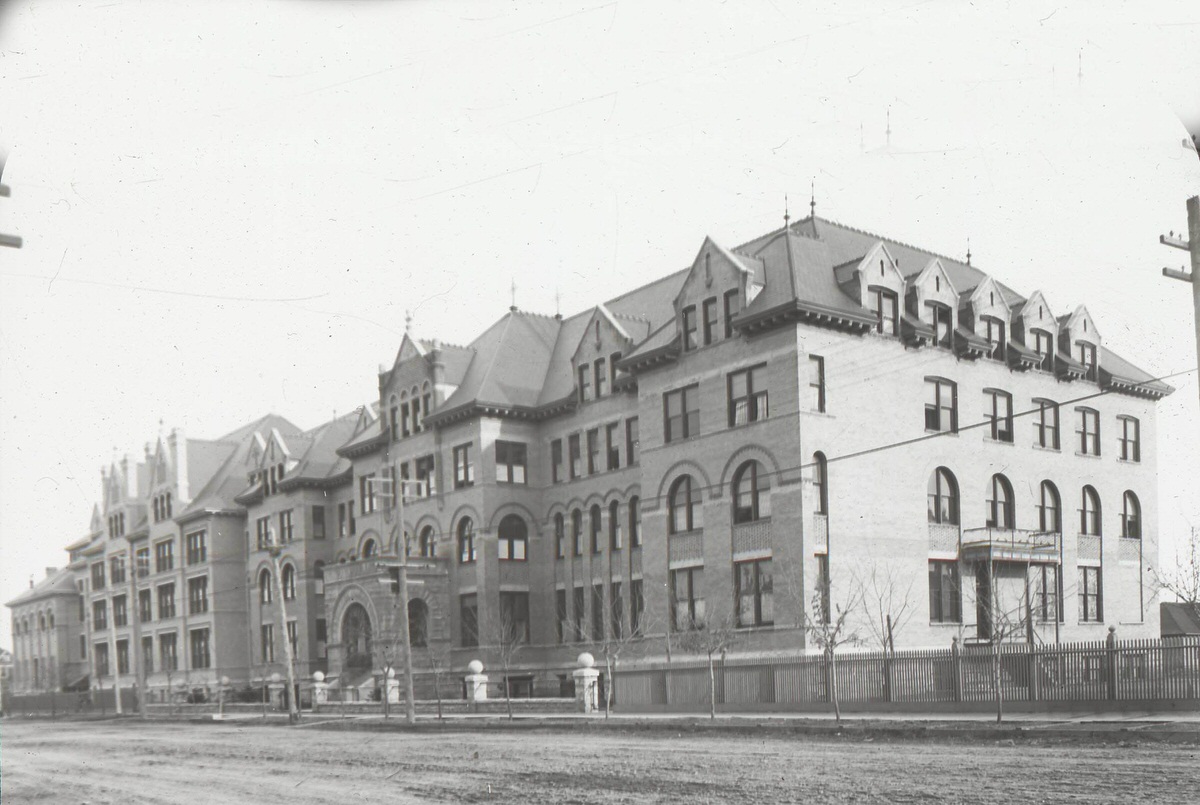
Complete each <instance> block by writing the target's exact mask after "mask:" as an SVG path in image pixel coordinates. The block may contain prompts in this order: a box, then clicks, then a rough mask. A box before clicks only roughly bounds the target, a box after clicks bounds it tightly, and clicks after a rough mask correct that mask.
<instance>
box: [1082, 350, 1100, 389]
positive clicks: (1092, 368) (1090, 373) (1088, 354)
mask: <svg viewBox="0 0 1200 805" xmlns="http://www.w3.org/2000/svg"><path fill="white" fill-rule="evenodd" d="M1079 362H1080V363H1082V364H1083V369H1084V377H1085V378H1087V379H1088V380H1098V379H1099V375H1098V374H1097V372H1096V346H1095V345H1094V344H1088V343H1085V342H1083V341H1080V342H1079Z"/></svg>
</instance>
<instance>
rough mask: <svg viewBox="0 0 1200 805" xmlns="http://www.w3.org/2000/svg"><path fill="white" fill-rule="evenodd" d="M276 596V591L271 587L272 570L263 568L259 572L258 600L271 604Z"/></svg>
mask: <svg viewBox="0 0 1200 805" xmlns="http://www.w3.org/2000/svg"><path fill="white" fill-rule="evenodd" d="M274 598H275V591H274V590H272V589H271V571H269V570H267V569H266V568H263V569H262V571H260V572H259V574H258V602H259V603H260V604H269V603H271V601H273V600H274Z"/></svg>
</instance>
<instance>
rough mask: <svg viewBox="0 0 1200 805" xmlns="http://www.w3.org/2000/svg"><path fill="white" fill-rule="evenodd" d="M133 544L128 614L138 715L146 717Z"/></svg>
mask: <svg viewBox="0 0 1200 805" xmlns="http://www.w3.org/2000/svg"><path fill="white" fill-rule="evenodd" d="M133 554H134V549H133V543H132V542H130V543H129V605H128V606H127V607H126V608H125V612H126V613H130V614H132V617H133V648H132V651H133V661H134V663H135V664H134V666H133V670H134V673H135V674H137V690H138V715H139V716H141V717H142V718H145V717H146V663H145V658H144V657H142V606H141V599H140V598H138V586H137V566H136V563H135V562H134V559H133Z"/></svg>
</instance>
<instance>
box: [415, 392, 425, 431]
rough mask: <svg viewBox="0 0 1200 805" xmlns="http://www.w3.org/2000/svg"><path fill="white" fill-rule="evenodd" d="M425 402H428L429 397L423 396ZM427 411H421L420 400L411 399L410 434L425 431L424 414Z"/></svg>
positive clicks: (418, 398)
mask: <svg viewBox="0 0 1200 805" xmlns="http://www.w3.org/2000/svg"><path fill="white" fill-rule="evenodd" d="M425 402H426V403H428V402H429V395H425ZM426 410H428V409H422V407H421V398H420V397H413V400H412V432H413V433H420V432H421V431H423V430H424V429H425V418H424V413H425V411H426Z"/></svg>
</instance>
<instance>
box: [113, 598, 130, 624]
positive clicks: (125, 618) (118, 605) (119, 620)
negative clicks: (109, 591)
mask: <svg viewBox="0 0 1200 805" xmlns="http://www.w3.org/2000/svg"><path fill="white" fill-rule="evenodd" d="M112 605H113V626H128V625H129V608H128V607H127V606H126V604H125V596H123V595H114V596H113V600H112Z"/></svg>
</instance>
